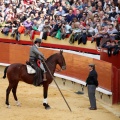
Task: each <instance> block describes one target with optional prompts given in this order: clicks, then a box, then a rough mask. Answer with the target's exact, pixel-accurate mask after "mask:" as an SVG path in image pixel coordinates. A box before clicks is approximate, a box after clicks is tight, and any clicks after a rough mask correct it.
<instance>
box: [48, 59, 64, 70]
mask: <svg viewBox="0 0 120 120" xmlns="http://www.w3.org/2000/svg"><path fill="white" fill-rule="evenodd" d="M63 62H64V60H63V57H62V65H63ZM48 64H50V65H51V66H53V64H52V63H50V62H48ZM63 67H65V66H62V67H61V69H62V68H63ZM61 69H58V68H55V72H61V71H62V70H61Z"/></svg>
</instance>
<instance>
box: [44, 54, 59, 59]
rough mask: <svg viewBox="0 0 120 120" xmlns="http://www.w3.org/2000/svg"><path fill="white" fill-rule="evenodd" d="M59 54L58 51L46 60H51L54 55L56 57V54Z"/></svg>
mask: <svg viewBox="0 0 120 120" xmlns="http://www.w3.org/2000/svg"><path fill="white" fill-rule="evenodd" d="M57 54H58V53H55V54H53V55H51V56H50V57H48V58H47V60H46V61H49V60H51V59H53V57H54V56H55V55H57Z"/></svg>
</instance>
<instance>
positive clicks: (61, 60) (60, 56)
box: [57, 50, 66, 70]
mask: <svg viewBox="0 0 120 120" xmlns="http://www.w3.org/2000/svg"><path fill="white" fill-rule="evenodd" d="M62 53H63V51H62V50H60V53H58V59H57V64H59V66H60V67H61V68H62V70H65V69H66V63H65V59H64V56H63V54H62Z"/></svg>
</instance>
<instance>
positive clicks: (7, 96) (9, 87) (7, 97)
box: [5, 84, 13, 108]
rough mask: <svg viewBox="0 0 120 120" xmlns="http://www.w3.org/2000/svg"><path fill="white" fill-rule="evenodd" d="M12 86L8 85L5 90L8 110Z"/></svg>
mask: <svg viewBox="0 0 120 120" xmlns="http://www.w3.org/2000/svg"><path fill="white" fill-rule="evenodd" d="M12 87H13V86H12V84H9V86H8V88H7V89H6V102H5V103H6V105H7V107H8V108H10V105H9V94H10V91H11V89H12Z"/></svg>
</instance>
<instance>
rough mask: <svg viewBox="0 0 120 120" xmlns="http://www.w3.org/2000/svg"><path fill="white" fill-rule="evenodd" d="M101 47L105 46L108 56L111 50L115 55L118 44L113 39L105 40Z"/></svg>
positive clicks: (117, 50)
mask: <svg viewBox="0 0 120 120" xmlns="http://www.w3.org/2000/svg"><path fill="white" fill-rule="evenodd" d="M102 48H107V51H108V56H109V57H110V56H111V54H112V51H113V55H116V54H118V53H119V50H120V49H119V46H118V44H117V43H116V42H115V41H110V40H109V41H106V43H104V44H103V45H102Z"/></svg>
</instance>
